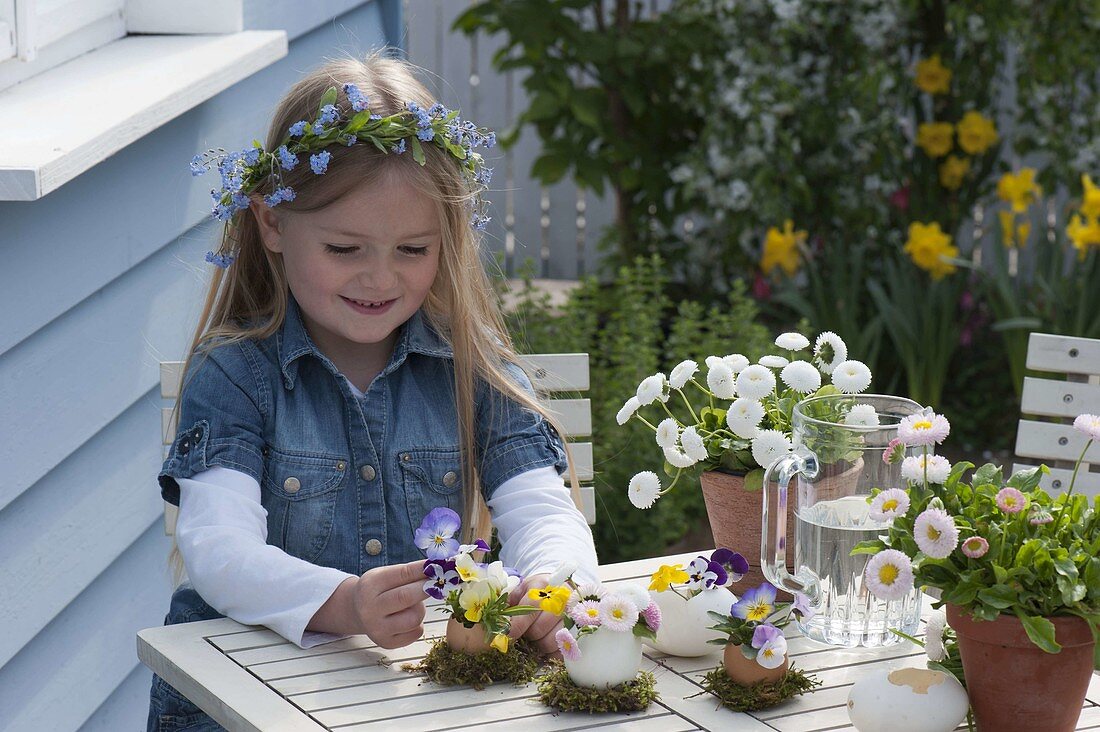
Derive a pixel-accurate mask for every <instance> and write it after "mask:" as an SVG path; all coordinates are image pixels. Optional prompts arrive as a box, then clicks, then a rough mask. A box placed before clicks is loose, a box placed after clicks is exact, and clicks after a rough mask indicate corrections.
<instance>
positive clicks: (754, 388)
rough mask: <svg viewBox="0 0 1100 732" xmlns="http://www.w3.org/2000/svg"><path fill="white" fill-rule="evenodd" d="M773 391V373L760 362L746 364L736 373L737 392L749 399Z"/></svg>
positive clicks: (761, 396)
mask: <svg viewBox="0 0 1100 732" xmlns="http://www.w3.org/2000/svg"><path fill="white" fill-rule="evenodd" d="M774 391H775V374H774V373H772V371H771V369H769V368H768V367H766V366H761V365H760V364H753V365H751V366H746V367H745V368H743V369H742V370H741V373H739V374H738V375H737V393H738V394H740V395H741V396H743V397H748V398H749V399H763V398H764V397H766V396H768V395H769V394H771V393H772V392H774Z"/></svg>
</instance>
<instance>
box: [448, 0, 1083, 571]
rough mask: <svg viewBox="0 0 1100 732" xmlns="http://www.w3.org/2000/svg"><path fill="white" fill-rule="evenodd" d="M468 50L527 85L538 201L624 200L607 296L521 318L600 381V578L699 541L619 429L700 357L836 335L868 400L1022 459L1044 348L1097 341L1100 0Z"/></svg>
mask: <svg viewBox="0 0 1100 732" xmlns="http://www.w3.org/2000/svg"><path fill="white" fill-rule="evenodd" d="M455 27H456V29H457V30H461V31H463V32H466V33H475V32H485V33H500V34H503V38H504V40H505V43H504V46H503V48H502V50H501V51H500V52H499V53H498V55H497V56H496V57H495V59H494V65H495V66H496V68H497V69H498V70H502V71H503V70H506V69H518V70H521V71H525V72H529V73H528V75H527V76H526V77H525V81H524V85H525V87H526V89H527V92H528V98H529V100H530V105H529V107H528V108H527V110H526V111H525V112H524V114H523V115H522V116H521V117H520V119H519V122H518V124H517V125H516V127H515V129H513V130H510V131H506V132H505V134H504V135H502V139H503V140H504V142H505V144H507V143H508V142H509V141H510V140H514V139H515V138H516V136H517V135H519V134H521V133H523V131H524V129H525V128H530V131H533V132H534V133H535V134H537V135H538V137H539V139H540V142H541V144H542V154H541V156H540V157H538V158H537V159H536V161H535V162H534V166H533V170H532V173H533V175H534V176H535V177H536V178H538V179H539V180H540V181H541V182H543V183H546V184H551V183H554V182H556V181H558V180H561V179H562V178H564V177H566V176H571V177H572V178H573V179H574V180H575V181H576V183H577V184H578V185H580V186H583V187H586V188H589V189H591V190H593V191H594V192H596V193H597V194H601V195H602V194H607V195H611V196H613V199H614V201H615V205H616V218H615V224H614V225H613V226H611V227H609V229H608V230H607V231H606V232H604V233H603V237H602V240H601V245H602V250H603V252H604V259H603V269H602V271H601V272H600V275H599V276H598V277H595V278H591V279H589V280H585V281H583V282H582V283H581V286H580V287H579V288H578V289H577V290H575V291H574V293H573V294H572V296H571V297H570V299H569V301H568V302H567V304H566V305H565V306H564V307H563V308H560V309H557V310H555V309H554V308H551V307H550V306H549V303H548V301H547V300H546V299H545V298H542V297H540V296H539V295H538V293H537V292H536V291H535V290H533V289H531V288H530V287H528V288H526V290H525V291H524V292H523V293H521V298H520V304H519V306H518V307H516V308H515V309H514V310H513V311H512V312H511V313H510V314H509V326H510V328H511V330H512V333H513V336H514V338H515V340H516V344H517V346H518V348H519V349H520V350H521V351H527V352H576V351H583V352H587V353H589V354H590V356H591V369H592V390H591V392H590V394H589V396H590V398H591V399H592V407H593V421H594V424H593V442H594V445H595V468H596V486H597V511H598V515H599V518H598V520H597V524H596V526H595V531H596V534H597V545H598V548H599V550H600V556H601V559H602V560H603V561H614V560H620V559H629V558H635V557H640V556H651V555H653V554H655V553H662V552H663V550H665V549H666V548H667V547H668V545H670V544H672V543H674V542H675V541H676V540H678V539H680V538H681V537H683V536H684V535H685V533H689V532H690V531H692V530H693V529H695V528H696V527H698V526H699V524H700V522H701V520H702V517H703V516H704V515H705V512H704V509H703V506H702V499H701V497H700V495H699V492H698V491H697V490H692V489H690V488H689V487H687V486H680V487H678V489H677V490H676V491H674V492H673V493H672V494H670V495H669V496H667V497H666V498H664V499H663V500H662V501H660V502H659V503H658V504H657V505H656V506H655V507H654V508H653V509H651V510H649V511H646V512H642V511H638V510H636V509H633V507H632V506H631V505H630V503H629V501H628V500H627V497H626V485H627V482H628V481H629V479H630V476H631V475H633V474H634V473H636V472H637V471H639V470H644V469H651V470H659V468H660V466H659V465H656V464H653V465H651V464H649V463H651V462H656V460H655V459H653V458H652V457H651V456H653V455H655V454H656V453H657V451H655V450H653V449H651V447H650V446H649V445H647V444H646V443H645V442H644V441H648V440H652V439H653V438H652V435H651V434H649V432H648V431H647V430H646V429H645V428H644V426H640V425H639V424H638V423H637V422H635V421H632V422H630V423H628V425H627V426H625V427H620V426H619V425H618V424H616V422H615V419H614V415H615V413H616V411H617V410H618V408H619V407H620V406H621V405H622V403H623V402H624V401H625V400H626V399H627V397H629V396H630V395H631V394H632V393H633V391H634V388H635V387H636V385H637V383H638V382H639V381H640V380H641V379H642V378H644V377H646V376H648V375H650V374H653V373H655V372H657V371H665V372H667V371H668V370H669V369H670V368H671V367H672V366H673V365H675V364H676V363H678V362H679V361H680V360H682V359H685V358H692V359H695V360H698V361H700V362H701V361H702V360H703V358H705V357H706V356H707V355H710V354H716V355H725V354H728V353H734V352H740V353H744V354H746V355H748V356H749V357H750V358H758V357H759V356H761V355H763V354H764V353H765V352H767V351H768V349H769V347H770V346H771V341H772V339H773V338H774V336H775V335H776V334H778V333H779V332H782V331H784V330H790V329H801V330H802V332H804V333H807V334H811V333H817V332H820V331H825V330H830V331H834V332H836V333H838V334H839V335H840V336H841V337H842V338H844V340H845V341H846V342H847V343H848V345H849V349H850V354H851V357H852V358H856V359H859V360H862V361H864V362H865V363H867V364H868V365H869V366H870V367H871V370H872V372H873V374H874V375H875V378H874V382H873V383H872V387H871V390H872V391H876V392H879V393H895V394H904V395H907V396H910V397H911V398H913V399H915V400H917V401H919V402H921V403H923V404H928V405H931V406H933V407H935V408H936V409H937V410H940V411H942V412H944V413H945V414H946V415H947V416H948V417H949V418H950V419H951V421H952V424H953V426H954V430H953V432H954V434H955V435H956V436H957V437H958V438H959V439H958V440H956V444H957V445H958V447H959V449H960V450H962V451H964V452H966V453H969V454H974V453H975V452H978V453H981V452H983V451H985V452H986V454H987V455H986V456H1004V455H1006V454H1008V453H1010V452H1011V449H1012V445H1013V440H1014V436H1015V424H1016V416H1017V414H1018V412H1019V401H1018V396H1019V393H1020V389H1021V386H1022V381H1023V377H1024V373H1025V367H1024V358H1025V355H1026V346H1027V339H1028V335H1029V333H1031V332H1034V331H1041V332H1050V333H1063V334H1069V335H1079V336H1087V337H1093V338H1097V337H1100V263H1098V260H1100V189H1098V188H1097V187H1096V186H1095V185H1094V184H1093V180H1094V179H1096V180H1100V177H1098V176H1100V72H1098V68H1100V64H1098V61H1097V58H1098V55H1097V52H1096V47H1095V42H1094V41H1095V39H1096V38H1097V37H1100V3H1098V2H1096V0H1065V1H1064V2H1057V3H1033V2H1028V1H1026V0H984V1H979V0H958V1H956V2H946V0H852V2H847V3H836V2H833V1H832V0H675V1H674V2H672V3H671V5H670V6H669V7H668V9H667V10H666V11H665V12H663V13H660V14H657V15H652V14H649V13H645V12H643V6H642V3H638V2H629V0H607V1H606V2H605V1H604V0H488V1H485V2H480V3H478V4H476V5H474V6H472V7H471V8H470V10H469V11H467V12H466V13H465V14H464V15H462V16H461V17H460V18H459V19H458V20H457V22H456V24H455ZM530 131H528V134H529V133H530ZM685 221H687V222H688V225H687V226H685V225H684V224H685ZM685 488H687V489H685ZM692 548H694V547H692Z"/></svg>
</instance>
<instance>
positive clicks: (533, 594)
mask: <svg viewBox="0 0 1100 732" xmlns="http://www.w3.org/2000/svg"><path fill="white" fill-rule="evenodd" d="M572 594H573V590H571V589H569V588H568V587H555V586H554V585H547V586H546V587H539V588H537V589H533V590H528V591H527V598H528V599H529V600H535V601H537V602H538V604H539V609H540V610H542V611H544V612H548V613H552V614H554V615H561V614H562V613H563V612H565V604H566V603H567V602H569V598H570V596H572Z"/></svg>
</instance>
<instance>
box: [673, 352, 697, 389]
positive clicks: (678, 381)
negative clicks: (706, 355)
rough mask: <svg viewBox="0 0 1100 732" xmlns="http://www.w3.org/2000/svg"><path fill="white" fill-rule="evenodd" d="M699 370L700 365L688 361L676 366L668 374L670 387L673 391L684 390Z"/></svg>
mask: <svg viewBox="0 0 1100 732" xmlns="http://www.w3.org/2000/svg"><path fill="white" fill-rule="evenodd" d="M698 370H699V364H697V363H696V362H694V361H692V360H690V359H688V360H686V361H681V362H680V363H678V364H676V366H675V368H673V369H672V371H670V372H669V374H668V385H669V386H671V387H672V388H673V389H683V388H684V385H685V384H687V383H688V381H689V380H690V379H691V377H692V376H694V375H695V372H696V371H698Z"/></svg>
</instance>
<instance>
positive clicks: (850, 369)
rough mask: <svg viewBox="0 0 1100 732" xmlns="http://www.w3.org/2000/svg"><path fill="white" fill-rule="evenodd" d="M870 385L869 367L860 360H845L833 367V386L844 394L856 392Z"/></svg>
mask: <svg viewBox="0 0 1100 732" xmlns="http://www.w3.org/2000/svg"><path fill="white" fill-rule="evenodd" d="M870 385H871V369H869V368H867V365H866V364H864V363H863V362H862V361H845V362H844V363H842V364H840V365H839V366H837V367H836V368H835V369H833V386H835V387H836V388H837V389H840V390H841V391H842V392H844V393H845V394H858V393H860V392H861V391H863V390H864V389H866V388H867V387H868V386H870Z"/></svg>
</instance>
